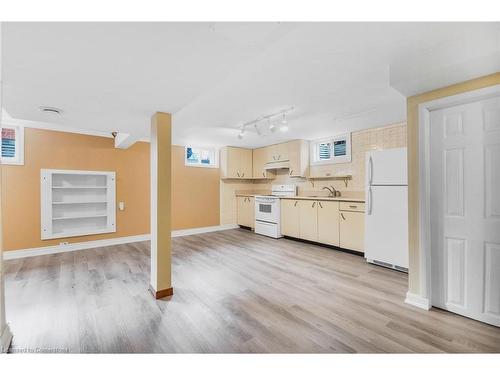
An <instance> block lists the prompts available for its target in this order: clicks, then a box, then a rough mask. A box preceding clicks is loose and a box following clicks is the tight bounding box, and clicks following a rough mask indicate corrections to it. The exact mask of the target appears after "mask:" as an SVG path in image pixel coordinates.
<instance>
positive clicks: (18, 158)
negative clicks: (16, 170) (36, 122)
mask: <svg viewBox="0 0 500 375" xmlns="http://www.w3.org/2000/svg"><path fill="white" fill-rule="evenodd" d="M1 129H13V130H14V132H15V134H16V141H15V146H14V147H15V156H14V157H12V158H9V157H5V156H1V148H0V160H1V163H2V164H4V165H24V127H22V126H14V125H7V124H0V130H1ZM0 147H1V138H0Z"/></svg>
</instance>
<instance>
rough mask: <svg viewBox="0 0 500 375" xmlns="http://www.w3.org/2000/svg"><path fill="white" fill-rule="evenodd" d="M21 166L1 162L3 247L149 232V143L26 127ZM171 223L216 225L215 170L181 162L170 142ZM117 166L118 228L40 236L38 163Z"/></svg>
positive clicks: (178, 225)
mask: <svg viewBox="0 0 500 375" xmlns="http://www.w3.org/2000/svg"><path fill="white" fill-rule="evenodd" d="M24 137H25V140H24V143H25V146H24V150H25V151H24V152H25V153H24V166H18V165H3V166H2V177H3V178H2V181H1V184H2V190H1V191H2V214H3V218H4V220H3V241H4V242H3V245H4V250H5V251H8V250H18V249H26V248H33V247H42V246H51V245H57V244H59V243H60V242H63V241H67V242H70V243H73V242H84V241H94V240H101V239H107V238H114V237H125V236H133V235H140V234H147V233H149V232H150V229H149V228H150V227H149V219H150V216H149V213H150V199H149V197H150V194H149V193H150V190H149V189H150V188H149V185H150V184H149V173H150V171H149V158H150V155H149V143H146V142H138V143H136V144H134V145H133V146H132V147H130V148H129V149H126V150H121V149H116V148H114V142H113V139H112V138H105V137H95V136H89V135H81V134H73V133H64V132H56V131H50V130H41V129H31V128H26V129H25V134H24ZM172 152H173V155H172V163H173V164H172V180H173V181H172V183H173V186H172V229H173V230H176V229H186V228H195V227H202V226H212V225H219V210H220V208H219V170H218V169H207V168H194V167H185V166H184V159H183V155H184V154H183V152H184V147H181V146H173V147H172ZM42 168H49V169H83V170H103V171H116V176H117V183H116V200H117V202H118V201H124V202H125V210H124V211H117V213H116V220H117V231H116V233H107V234H99V235H91V236H79V237H70V238H58V239H54V240H44V241H42V240H41V239H40V169H42Z"/></svg>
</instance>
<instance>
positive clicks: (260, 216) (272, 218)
mask: <svg viewBox="0 0 500 375" xmlns="http://www.w3.org/2000/svg"><path fill="white" fill-rule="evenodd" d="M279 202H280V201H279V199H277V198H269V197H255V220H259V221H266V222H268V223H277V222H278V219H279Z"/></svg>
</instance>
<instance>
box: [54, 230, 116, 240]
mask: <svg viewBox="0 0 500 375" xmlns="http://www.w3.org/2000/svg"><path fill="white" fill-rule="evenodd" d="M114 231H115V230H114V229H112V230H110V229H109V228H105V229H91V230H80V231H76V230H67V231H60V232H57V231H56V232H53V233H52V236H51V238H65V237H76V236H89V235H91V234H102V233H111V232H114Z"/></svg>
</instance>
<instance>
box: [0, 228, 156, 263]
mask: <svg viewBox="0 0 500 375" xmlns="http://www.w3.org/2000/svg"><path fill="white" fill-rule="evenodd" d="M150 238H151V236H150V235H149V234H140V235H137V236H128V237H117V238H109V239H106V240H97V241H87V242H75V243H70V244H67V245H55V246H44V247H33V248H30V249H21V250H11V251H4V252H3V259H5V260H10V259H18V258H27V257H34V256H37V255H47V254H56V253H66V252H69V251H77V250H84V249H93V248H95V247H103V246H113V245H122V244H125V243H131V242H140V241H148V240H150Z"/></svg>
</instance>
